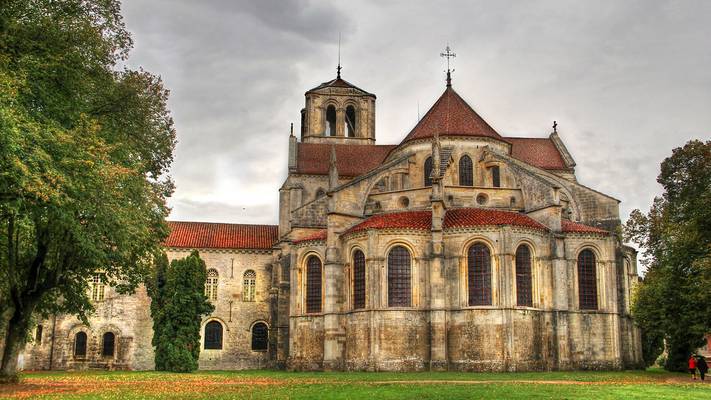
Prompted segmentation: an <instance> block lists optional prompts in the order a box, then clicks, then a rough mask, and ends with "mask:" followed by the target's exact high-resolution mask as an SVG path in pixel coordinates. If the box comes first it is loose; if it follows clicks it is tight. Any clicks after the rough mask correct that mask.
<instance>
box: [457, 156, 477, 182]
mask: <svg viewBox="0 0 711 400" xmlns="http://www.w3.org/2000/svg"><path fill="white" fill-rule="evenodd" d="M459 186H474V166H473V164H472V159H471V158H469V156H467V155H464V156H462V158H460V159H459Z"/></svg>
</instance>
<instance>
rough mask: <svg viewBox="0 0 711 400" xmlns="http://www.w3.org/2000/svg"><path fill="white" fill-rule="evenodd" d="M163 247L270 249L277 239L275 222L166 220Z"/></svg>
mask: <svg viewBox="0 0 711 400" xmlns="http://www.w3.org/2000/svg"><path fill="white" fill-rule="evenodd" d="M168 225H169V226H170V235H168V238H167V239H166V240H165V242H163V244H164V245H165V246H166V247H179V248H190V249H271V248H272V245H273V244H274V243H275V242H276V241H277V240H278V238H279V237H278V236H279V233H278V232H279V231H278V229H279V227H278V226H277V225H244V224H220V223H211V222H179V221H168Z"/></svg>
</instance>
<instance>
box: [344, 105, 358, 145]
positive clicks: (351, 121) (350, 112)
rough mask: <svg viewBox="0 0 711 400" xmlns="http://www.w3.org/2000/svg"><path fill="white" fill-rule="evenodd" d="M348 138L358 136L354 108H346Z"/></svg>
mask: <svg viewBox="0 0 711 400" xmlns="http://www.w3.org/2000/svg"><path fill="white" fill-rule="evenodd" d="M345 122H346V136H348V137H355V135H356V112H355V108H354V107H353V106H348V107H346V121H345Z"/></svg>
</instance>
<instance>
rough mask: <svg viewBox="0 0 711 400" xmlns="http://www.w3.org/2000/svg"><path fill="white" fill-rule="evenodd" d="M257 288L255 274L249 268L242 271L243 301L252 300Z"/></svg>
mask: <svg viewBox="0 0 711 400" xmlns="http://www.w3.org/2000/svg"><path fill="white" fill-rule="evenodd" d="M256 290H257V274H256V273H255V272H254V271H252V270H251V269H250V270H247V271H246V272H245V273H244V280H243V283H242V300H243V301H254V297H255V293H256Z"/></svg>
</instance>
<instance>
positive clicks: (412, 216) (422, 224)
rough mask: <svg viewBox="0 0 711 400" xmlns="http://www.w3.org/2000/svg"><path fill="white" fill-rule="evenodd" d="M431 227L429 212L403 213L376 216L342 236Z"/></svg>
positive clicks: (430, 214)
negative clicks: (391, 229)
mask: <svg viewBox="0 0 711 400" xmlns="http://www.w3.org/2000/svg"><path fill="white" fill-rule="evenodd" d="M431 227H432V212H431V211H403V212H395V213H387V214H377V215H373V216H372V217H370V218H368V219H366V220H365V221H363V222H361V223H359V224H357V225H355V226H353V227H352V228H350V229H348V230H347V231H346V232H345V233H344V234H348V233H355V232H361V231H365V230H368V229H387V228H394V229H422V230H429V229H430V228H431Z"/></svg>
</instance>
